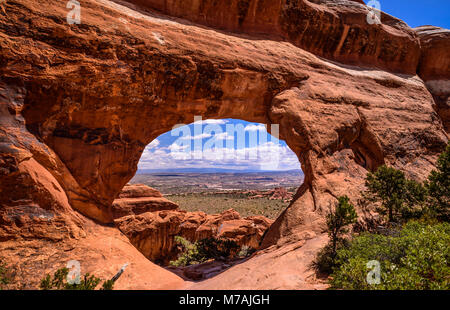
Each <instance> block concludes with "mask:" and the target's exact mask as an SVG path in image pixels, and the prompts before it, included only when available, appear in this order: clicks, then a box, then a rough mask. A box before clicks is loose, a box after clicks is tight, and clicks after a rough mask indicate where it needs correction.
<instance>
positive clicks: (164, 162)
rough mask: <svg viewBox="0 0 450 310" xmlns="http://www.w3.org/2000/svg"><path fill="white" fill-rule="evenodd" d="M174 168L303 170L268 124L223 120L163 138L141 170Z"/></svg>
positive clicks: (148, 151) (148, 152) (188, 127)
mask: <svg viewBox="0 0 450 310" xmlns="http://www.w3.org/2000/svg"><path fill="white" fill-rule="evenodd" d="M274 129H275V130H276V128H274ZM273 133H274V135H276V133H275V132H273ZM174 168H220V169H236V170H265V171H274V170H292V169H300V163H299V161H298V159H297V156H296V155H295V154H294V153H293V152H292V151H291V150H290V149H289V147H288V146H287V145H286V142H284V141H282V140H278V139H277V138H276V137H274V136H272V135H270V134H269V133H268V132H267V129H266V127H265V125H263V124H257V123H249V122H246V121H242V120H235V119H223V120H203V121H202V122H201V123H200V122H195V123H193V124H189V125H185V126H181V127H179V128H177V129H175V130H172V131H170V132H167V133H165V134H163V135H161V136H159V137H158V138H157V139H155V140H154V141H153V142H152V143H150V144H149V145H148V146H147V148H146V149H145V151H144V154H143V155H142V157H141V160H140V162H139V169H140V170H143V169H174Z"/></svg>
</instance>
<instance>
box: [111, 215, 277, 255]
mask: <svg viewBox="0 0 450 310" xmlns="http://www.w3.org/2000/svg"><path fill="white" fill-rule="evenodd" d="M115 223H116V226H117V227H118V228H119V230H120V231H121V232H122V233H124V234H125V235H126V236H127V237H128V238H129V239H130V242H131V244H133V245H134V246H135V247H136V248H137V249H138V250H139V251H140V252H141V253H142V254H144V255H145V257H147V258H148V259H150V260H151V261H153V262H158V263H161V264H168V263H169V262H170V261H171V260H175V259H176V257H177V255H178V254H179V252H178V251H177V247H176V242H175V236H181V237H183V238H185V239H187V240H189V241H191V242H195V241H198V240H201V239H205V238H211V237H214V238H223V239H227V240H232V241H234V242H236V243H237V244H238V245H239V246H241V247H242V246H244V245H246V246H249V247H251V248H253V249H257V248H258V247H259V245H260V243H261V241H262V237H263V235H264V233H265V232H266V231H267V229H268V228H269V227H270V225H271V224H272V223H273V221H272V220H269V219H267V218H265V217H264V216H252V217H246V218H241V217H240V215H239V213H237V212H236V211H234V210H233V209H230V210H228V211H224V212H223V213H221V214H213V215H208V214H205V213H204V212H186V211H180V210H176V211H174V210H172V211H158V212H146V213H142V214H140V215H131V216H126V217H122V218H119V219H117V220H116V221H115Z"/></svg>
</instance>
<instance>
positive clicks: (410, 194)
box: [365, 165, 427, 222]
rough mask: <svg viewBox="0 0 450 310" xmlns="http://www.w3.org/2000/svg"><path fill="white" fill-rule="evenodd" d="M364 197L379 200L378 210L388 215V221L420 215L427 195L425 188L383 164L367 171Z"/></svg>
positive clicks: (372, 200)
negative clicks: (373, 171)
mask: <svg viewBox="0 0 450 310" xmlns="http://www.w3.org/2000/svg"><path fill="white" fill-rule="evenodd" d="M366 187H367V192H366V193H365V196H366V198H367V199H368V200H369V201H371V202H379V203H380V204H381V205H380V208H378V210H377V211H378V212H379V213H380V214H383V215H386V214H387V215H388V220H389V222H393V221H395V220H397V217H400V218H402V219H410V218H414V217H420V216H421V214H422V212H423V204H424V202H425V200H426V197H427V191H426V188H425V187H424V186H423V185H422V184H420V183H417V182H415V181H413V180H408V179H407V178H406V177H405V174H404V173H403V172H402V171H400V170H397V169H394V168H392V167H388V166H386V165H383V166H381V167H379V168H378V169H377V171H376V172H375V173H371V172H369V173H368V174H367V178H366Z"/></svg>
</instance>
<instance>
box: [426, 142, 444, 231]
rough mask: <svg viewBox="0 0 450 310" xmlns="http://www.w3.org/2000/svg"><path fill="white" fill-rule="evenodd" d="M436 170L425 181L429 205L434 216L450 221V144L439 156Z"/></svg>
mask: <svg viewBox="0 0 450 310" xmlns="http://www.w3.org/2000/svg"><path fill="white" fill-rule="evenodd" d="M436 168H437V169H436V170H433V171H432V172H431V173H430V175H429V176H428V181H427V182H426V183H425V185H426V188H427V189H428V193H429V197H428V206H429V211H430V213H431V215H432V216H434V217H436V218H437V219H438V220H441V221H446V222H449V221H450V177H449V175H450V144H448V145H447V148H446V149H445V152H443V153H442V154H441V156H439V159H438V161H437V165H436Z"/></svg>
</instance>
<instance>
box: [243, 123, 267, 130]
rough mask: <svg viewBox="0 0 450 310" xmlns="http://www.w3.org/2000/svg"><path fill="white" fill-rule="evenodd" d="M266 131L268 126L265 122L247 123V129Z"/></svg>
mask: <svg viewBox="0 0 450 310" xmlns="http://www.w3.org/2000/svg"><path fill="white" fill-rule="evenodd" d="M262 130H264V131H266V126H264V125H263V124H258V125H256V124H255V125H253V124H252V125H247V126H245V131H262Z"/></svg>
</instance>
